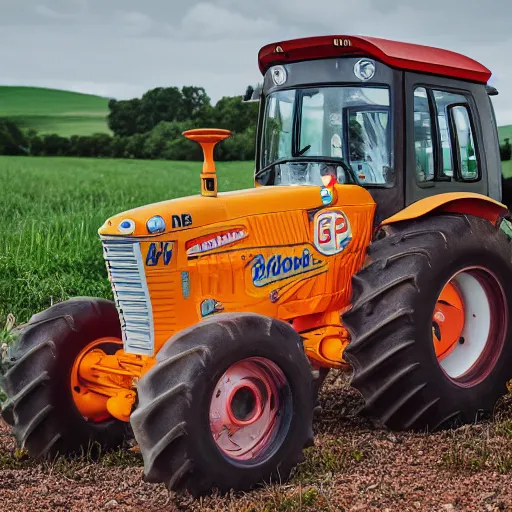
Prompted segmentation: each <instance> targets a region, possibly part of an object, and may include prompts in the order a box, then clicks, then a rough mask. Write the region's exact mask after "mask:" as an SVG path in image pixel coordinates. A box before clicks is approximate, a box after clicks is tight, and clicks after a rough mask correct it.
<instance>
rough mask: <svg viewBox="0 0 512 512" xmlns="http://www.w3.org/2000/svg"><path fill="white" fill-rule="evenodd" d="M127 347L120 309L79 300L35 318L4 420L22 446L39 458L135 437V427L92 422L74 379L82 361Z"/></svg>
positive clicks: (5, 382)
mask: <svg viewBox="0 0 512 512" xmlns="http://www.w3.org/2000/svg"><path fill="white" fill-rule="evenodd" d="M121 347H122V342H121V328H120V325H119V317H118V315H117V311H116V308H115V305H114V303H113V302H111V301H107V300H104V299H100V298H88V297H77V298H73V299H69V300H67V301H65V302H61V303H59V304H55V305H54V306H52V307H51V308H49V309H47V310H45V311H43V312H41V313H38V314H36V315H34V316H33V317H32V318H31V319H30V321H29V322H28V324H26V325H24V326H22V328H21V329H20V332H19V335H18V339H17V340H16V342H15V345H14V347H13V348H14V350H13V356H14V357H13V359H14V362H13V365H12V367H11V368H10V369H9V370H8V371H7V372H6V374H5V375H4V377H3V379H2V383H1V384H2V388H3V390H4V392H5V394H6V395H7V401H6V402H5V403H4V404H3V407H2V417H3V419H4V420H5V422H6V423H7V424H9V425H10V426H11V427H12V433H13V435H14V437H15V438H16V441H17V443H18V446H20V447H22V448H24V449H26V450H27V452H28V454H29V456H30V457H33V458H53V457H55V456H56V455H71V454H75V453H80V452H82V451H84V450H87V449H88V448H89V447H90V446H91V445H99V446H100V447H101V448H102V449H110V448H117V447H118V446H120V445H121V444H122V443H123V441H124V440H125V439H126V438H127V437H129V436H130V430H129V424H128V423H124V422H121V421H119V420H116V419H114V418H113V417H112V416H110V415H109V414H104V415H103V416H102V417H99V416H97V417H96V418H94V420H93V419H91V418H88V417H84V411H83V410H82V411H81V410H80V404H81V403H83V401H82V402H81V401H80V397H81V396H83V393H84V391H85V390H84V389H82V388H80V386H79V385H78V382H77V379H76V377H75V376H74V371H75V368H76V363H77V360H78V359H79V358H80V357H81V356H82V355H83V354H85V353H86V352H87V351H88V350H89V349H91V348H100V349H102V350H104V351H105V352H107V353H113V352H115V350H117V349H119V348H121Z"/></svg>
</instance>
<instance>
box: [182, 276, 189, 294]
mask: <svg viewBox="0 0 512 512" xmlns="http://www.w3.org/2000/svg"><path fill="white" fill-rule="evenodd" d="M181 293H183V298H184V299H188V298H189V297H190V276H189V273H188V272H182V273H181Z"/></svg>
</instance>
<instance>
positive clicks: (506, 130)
mask: <svg viewBox="0 0 512 512" xmlns="http://www.w3.org/2000/svg"><path fill="white" fill-rule="evenodd" d="M498 135H499V137H500V142H501V143H503V141H504V140H505V139H510V140H511V142H512V124H511V125H509V126H500V127H499V128H498Z"/></svg>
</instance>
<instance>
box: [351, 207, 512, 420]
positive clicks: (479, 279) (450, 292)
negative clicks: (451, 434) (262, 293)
mask: <svg viewBox="0 0 512 512" xmlns="http://www.w3.org/2000/svg"><path fill="white" fill-rule="evenodd" d="M511 255H512V251H511V245H510V241H509V238H508V237H507V235H506V234H505V233H504V232H503V231H501V230H500V229H498V228H496V227H494V226H493V225H492V224H491V223H489V222H488V221H486V220H484V219H481V218H479V217H472V216H466V215H441V216H436V217H429V218H423V219H419V220H415V221H411V222H406V223H401V224H398V225H396V226H391V227H387V228H386V236H384V237H383V238H381V239H379V240H377V241H376V242H374V243H373V244H372V245H371V246H370V249H369V257H370V258H369V264H368V265H366V266H365V267H364V268H363V269H362V270H361V271H360V272H359V273H358V274H356V275H355V276H354V278H353V301H352V302H353V307H352V309H351V310H350V311H349V312H347V313H345V314H344V316H343V323H344V325H345V326H346V327H347V329H348V330H349V332H350V334H351V339H352V341H351V342H350V344H349V345H348V347H347V348H346V350H345V352H344V357H345V359H346V360H347V362H349V363H350V364H351V366H352V368H353V379H352V386H353V387H354V388H356V389H357V390H359V391H360V392H361V394H362V395H363V397H364V399H365V407H364V409H363V412H364V413H365V414H366V415H368V416H371V417H374V418H376V419H378V420H379V421H380V422H381V423H383V424H385V425H386V426H388V427H390V428H392V429H396V430H402V429H415V430H425V429H427V430H435V429H437V428H441V427H449V426H453V425H457V424H463V423H472V422H475V421H478V420H480V419H481V418H483V417H484V416H486V415H488V414H489V413H490V412H491V411H492V409H493V407H494V405H495V404H496V402H497V400H498V399H499V398H500V397H501V396H502V395H504V394H506V392H507V387H506V384H507V381H508V380H509V379H510V378H511V377H512V322H511V312H512V288H511V287H510V283H511V282H512V262H511Z"/></svg>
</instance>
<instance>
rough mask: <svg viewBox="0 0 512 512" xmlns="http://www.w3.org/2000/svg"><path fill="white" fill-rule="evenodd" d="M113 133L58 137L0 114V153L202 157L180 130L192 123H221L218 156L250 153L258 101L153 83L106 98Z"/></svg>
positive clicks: (245, 157)
mask: <svg viewBox="0 0 512 512" xmlns="http://www.w3.org/2000/svg"><path fill="white" fill-rule="evenodd" d="M109 111H110V112H109V115H108V118H107V121H108V125H109V128H110V129H111V130H112V132H113V135H112V136H111V135H108V134H105V133H98V134H94V135H90V136H78V135H76V136H71V137H61V136H59V135H57V134H46V135H41V134H39V133H37V132H36V131H35V130H24V129H22V128H20V127H18V126H17V125H16V124H15V123H13V122H12V121H10V120H8V119H0V154H3V155H31V156H79V157H109V158H141V159H168V160H202V152H201V148H200V147H199V145H198V144H196V143H195V142H191V141H189V140H187V139H185V138H184V137H183V135H182V133H183V132H184V131H185V130H189V129H192V128H225V129H229V130H231V131H232V132H233V136H232V137H231V138H230V139H227V140H226V141H224V142H223V143H222V144H221V145H219V146H218V148H217V150H216V154H215V157H216V158H217V159H218V160H251V159H253V158H254V152H255V138H256V131H255V129H256V123H257V116H258V106H257V104H256V103H243V102H242V98H241V97H240V96H234V97H224V98H222V99H221V100H220V101H218V102H217V104H216V105H215V106H212V105H211V102H210V98H209V97H208V96H207V94H206V93H205V91H204V89H203V88H200V87H183V88H182V89H181V91H180V90H179V89H178V88H176V87H169V88H157V89H152V90H151V91H148V92H147V93H146V94H144V96H143V97H142V98H135V99H132V100H123V101H117V100H110V102H109Z"/></svg>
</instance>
